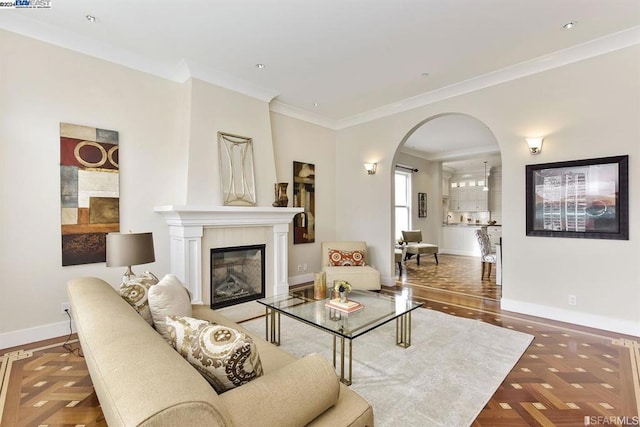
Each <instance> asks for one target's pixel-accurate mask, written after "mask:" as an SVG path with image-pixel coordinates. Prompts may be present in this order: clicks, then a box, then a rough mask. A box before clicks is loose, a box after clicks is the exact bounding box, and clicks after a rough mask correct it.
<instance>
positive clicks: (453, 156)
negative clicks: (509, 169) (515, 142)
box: [400, 145, 500, 162]
mask: <svg viewBox="0 0 640 427" xmlns="http://www.w3.org/2000/svg"><path fill="white" fill-rule="evenodd" d="M400 152H402V153H404V154H408V155H410V156H414V157H419V158H421V159H424V160H428V161H430V162H444V161H447V160H449V161H451V160H467V159H473V158H475V157H477V156H479V155H482V154H484V155H494V154H497V155H499V154H500V147H498V145H481V146H477V147H471V148H465V149H464V150H455V151H447V152H446V153H426V152H424V151H417V150H414V149H411V148H408V147H406V146H403V147H402V148H401V149H400Z"/></svg>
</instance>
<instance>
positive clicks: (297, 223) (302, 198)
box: [293, 162, 316, 244]
mask: <svg viewBox="0 0 640 427" xmlns="http://www.w3.org/2000/svg"><path fill="white" fill-rule="evenodd" d="M315 182H316V166H315V165H314V164H312V163H301V162H293V207H300V208H304V212H301V213H298V214H296V216H295V217H293V243H294V244H297V243H313V242H315V241H316V232H315V214H316V196H315V194H316V184H315Z"/></svg>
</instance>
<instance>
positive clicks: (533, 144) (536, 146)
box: [525, 138, 543, 154]
mask: <svg viewBox="0 0 640 427" xmlns="http://www.w3.org/2000/svg"><path fill="white" fill-rule="evenodd" d="M525 139H526V140H527V145H529V151H530V152H531V154H540V152H541V151H542V140H543V138H525Z"/></svg>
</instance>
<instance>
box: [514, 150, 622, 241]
mask: <svg viewBox="0 0 640 427" xmlns="http://www.w3.org/2000/svg"><path fill="white" fill-rule="evenodd" d="M628 176H629V156H615V157H602V158H597V159H586V160H574V161H566V162H557V163H544V164H538V165H527V166H526V216H527V218H526V233H527V236H543V237H569V238H584V239H614V240H629V179H628Z"/></svg>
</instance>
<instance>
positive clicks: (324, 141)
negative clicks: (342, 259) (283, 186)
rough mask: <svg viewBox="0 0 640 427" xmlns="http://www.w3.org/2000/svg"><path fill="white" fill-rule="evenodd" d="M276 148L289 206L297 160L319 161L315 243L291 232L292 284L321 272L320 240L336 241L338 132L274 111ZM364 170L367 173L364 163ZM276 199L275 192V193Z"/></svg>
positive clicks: (317, 163) (272, 115)
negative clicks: (297, 239) (304, 267)
mask: <svg viewBox="0 0 640 427" xmlns="http://www.w3.org/2000/svg"><path fill="white" fill-rule="evenodd" d="M271 128H272V131H273V147H274V152H275V158H276V170H277V177H278V182H288V183H289V186H288V187H287V196H288V197H289V206H290V207H292V206H293V162H294V161H298V162H304V163H313V164H315V171H316V176H315V179H316V182H315V185H316V193H315V197H316V200H315V202H316V205H315V206H316V215H315V231H316V238H315V242H314V243H303V244H297V245H294V244H293V233H289V283H290V284H298V283H304V282H307V281H311V280H313V272H315V271H321V266H320V243H321V242H322V241H328V240H334V239H335V236H336V229H335V221H336V220H335V218H336V213H335V212H336V211H335V204H336V199H335V188H336V185H340V184H338V183H337V182H336V179H335V151H336V148H335V138H336V135H335V132H334V131H332V130H329V129H326V128H323V127H320V126H317V125H313V124H311V123H308V122H304V121H301V120H297V119H294V118H291V117H288V116H284V115H282V114H278V113H271ZM360 168H361V169H362V170H361V172H363V173H365V174H366V172H365V170H364V167H363V166H362V165H360ZM274 199H275V194H274ZM304 264H307V270H306V271H298V265H304Z"/></svg>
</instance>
